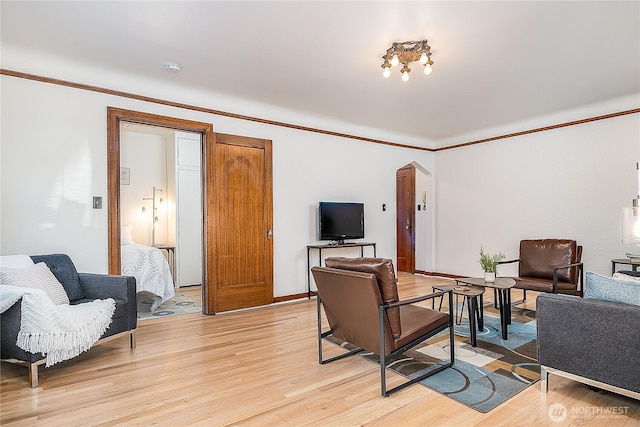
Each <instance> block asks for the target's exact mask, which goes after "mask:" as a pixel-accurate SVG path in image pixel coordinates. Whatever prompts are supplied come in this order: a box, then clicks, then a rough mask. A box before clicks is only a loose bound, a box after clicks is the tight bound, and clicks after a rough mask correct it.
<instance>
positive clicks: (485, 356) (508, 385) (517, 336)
mask: <svg viewBox="0 0 640 427" xmlns="http://www.w3.org/2000/svg"><path fill="white" fill-rule="evenodd" d="M490 311H491V310H489V309H485V316H484V330H483V331H479V332H478V334H477V344H478V345H477V347H472V346H471V344H469V338H468V335H469V323H468V320H467V319H463V320H462V324H461V325H455V328H454V329H455V334H456V337H455V345H456V350H455V356H456V362H455V364H454V365H453V366H452V367H450V368H448V369H445V370H443V371H441V372H439V373H437V374H435V375H433V376H431V377H429V378H427V379H425V380H423V381H421V382H420V384H422V385H424V386H426V387H428V388H430V389H432V390H435V391H437V392H438V393H440V394H443V395H445V396H447V397H449V398H451V399H454V400H456V401H458V402H460V403H462V404H464V405H466V406H468V407H470V408H473V409H475V410H477V411H479V412H483V413H484V412H488V411H490V410H491V409H493V408H495V407H497V406H498V405H500V404H502V403H504V402H506V401H507V400H508V399H509V398H511V397H513V396H515V395H516V394H518V393H519V392H521V391H522V390H524V389H525V388H527V387H529V386H530V385H532V384H534V383H535V382H537V381H538V380H540V365H539V364H538V362H537V350H536V321H535V312H533V311H530V310H522V309H517V308H514V309H513V313H512V314H513V316H514V318H513V319H512V323H511V325H509V338H508V339H507V340H503V339H502V336H501V333H500V319H499V317H497V316H493V315H492V314H491V313H490ZM360 355H361V356H362V357H364V358H365V359H367V360H370V361H372V362H375V363H377V362H378V356H376V355H374V354H372V353H360ZM448 357H449V335H448V331H444V332H443V333H440V334H438V335H436V336H435V337H433V338H431V339H429V340H427V341H425V343H424V344H422V345H419V346H417V347H415V348H414V349H412V350H409V351H407V352H406V353H404V354H403V355H400V356H398V357H396V358H395V359H393V360H392V361H391V362H390V363H389V365H387V367H388V369H390V370H392V371H395V372H398V373H399V374H402V375H404V376H406V377H408V378H412V377H416V376H419V375H421V374H422V373H426V372H428V371H429V370H431V369H434V368H435V367H436V366H437V365H438V364H439V363H442V361H443V360H448Z"/></svg>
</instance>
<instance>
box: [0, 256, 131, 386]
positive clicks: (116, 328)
mask: <svg viewBox="0 0 640 427" xmlns="http://www.w3.org/2000/svg"><path fill="white" fill-rule="evenodd" d="M31 259H32V260H33V262H34V263H39V262H44V263H46V264H47V266H48V267H49V269H50V270H51V272H52V273H53V275H54V276H55V277H56V279H58V281H59V282H60V284H62V287H63V288H64V290H65V292H66V293H67V295H68V297H69V300H70V303H71V304H80V303H83V302H90V301H93V300H95V299H106V298H113V299H114V300H115V302H116V309H115V312H114V313H113V317H112V318H111V324H110V325H109V327H108V328H107V330H106V331H105V332H104V334H102V337H101V338H100V340H99V341H98V343H100V342H101V341H105V340H106V339H111V338H115V337H119V336H122V335H125V334H126V335H129V345H130V347H131V348H135V346H136V344H135V337H134V335H133V333H134V330H135V329H136V327H137V325H138V305H137V301H136V279H135V278H134V277H129V276H114V275H106V274H90V273H78V272H77V270H76V267H75V265H73V262H72V261H71V258H69V256H68V255H64V254H54V255H36V256H31ZM21 312H22V310H21V303H20V301H18V302H16V303H15V304H14V305H12V306H11V308H9V309H8V310H7V311H5V312H4V313H2V315H1V316H0V322H1V324H2V329H1V331H2V333H1V347H0V358H1V359H2V361H5V362H11V363H16V364H19V365H25V366H27V367H28V368H29V382H30V384H31V387H37V386H38V366H40V365H42V364H44V362H45V356H44V355H43V354H40V353H37V354H34V353H29V352H27V351H24V350H22V349H21V348H19V347H18V346H17V344H16V342H17V340H18V332H19V331H20V319H21Z"/></svg>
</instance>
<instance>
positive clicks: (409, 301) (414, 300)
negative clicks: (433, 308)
mask: <svg viewBox="0 0 640 427" xmlns="http://www.w3.org/2000/svg"><path fill="white" fill-rule="evenodd" d="M446 293H449V294H450V293H451V291H439V292H434V293H432V294H429V295H423V296H420V297H415V298H410V299H406V300H403V301H398V302H393V303H389V304H382V308H384V309H387V308H391V307H400V306H402V305H409V304H415V303H417V302H421V301H426V300H429V299H433V298H436V297H440V296H443V295H444V294H446Z"/></svg>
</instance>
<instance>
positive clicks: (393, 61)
mask: <svg viewBox="0 0 640 427" xmlns="http://www.w3.org/2000/svg"><path fill="white" fill-rule="evenodd" d="M399 63H400V58H398V54H397V53H396V54H394V55H393V57H391V65H393V66H394V67H395V66H396V65H398V64H399Z"/></svg>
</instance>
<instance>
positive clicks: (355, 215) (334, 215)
mask: <svg viewBox="0 0 640 427" xmlns="http://www.w3.org/2000/svg"><path fill="white" fill-rule="evenodd" d="M318 218H319V227H318V228H319V230H320V233H319V234H320V240H337V241H338V242H339V243H343V242H344V239H361V238H363V237H364V203H342V202H320V206H319V210H318Z"/></svg>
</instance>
